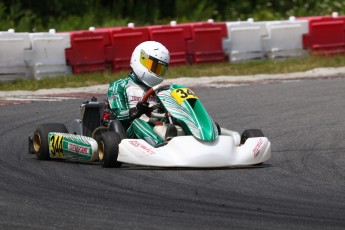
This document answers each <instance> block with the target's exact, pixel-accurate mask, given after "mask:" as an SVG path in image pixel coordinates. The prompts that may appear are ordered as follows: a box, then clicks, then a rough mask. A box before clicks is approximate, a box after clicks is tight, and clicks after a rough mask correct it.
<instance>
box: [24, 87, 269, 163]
mask: <svg viewBox="0 0 345 230" xmlns="http://www.w3.org/2000/svg"><path fill="white" fill-rule="evenodd" d="M153 95H155V96H156V97H157V98H158V101H159V103H158V104H156V105H154V107H155V108H152V110H154V111H152V112H151V117H152V118H154V119H155V121H156V122H155V126H154V129H153V130H154V131H155V132H156V133H157V134H158V135H159V136H161V137H162V139H163V140H164V143H162V144H160V145H158V146H153V145H151V144H150V143H148V142H147V141H145V140H143V139H130V138H127V136H126V132H125V130H124V127H123V126H122V124H121V122H120V121H119V120H117V119H116V117H114V116H112V115H113V112H112V110H111V109H110V108H109V106H108V105H107V103H106V101H105V103H100V102H98V101H97V100H96V99H95V98H94V99H93V100H91V101H90V102H85V103H83V104H82V105H81V107H80V110H81V119H76V120H74V121H73V122H72V126H71V127H70V132H68V130H67V128H66V126H65V125H64V124H56V123H50V124H43V125H40V126H38V127H37V129H36V130H35V131H34V134H33V136H32V137H29V153H32V154H35V155H36V156H37V158H38V159H41V160H48V159H67V160H76V161H90V162H92V161H99V162H100V164H101V165H102V166H103V167H120V166H121V164H122V163H128V164H135V165H145V166H158V167H194V168H198V167H199V168H215V167H232V166H249V165H256V164H261V163H263V162H265V161H267V160H269V159H270V158H271V143H270V141H269V140H268V139H267V137H265V136H264V135H263V133H262V131H261V130H259V129H248V130H245V131H244V132H243V133H242V135H240V134H239V133H238V132H236V131H231V130H228V129H226V128H222V127H220V126H219V125H218V124H217V123H215V122H214V121H213V120H212V118H211V117H210V116H209V114H208V113H207V111H206V109H205V107H204V106H203V105H202V103H201V102H200V100H199V98H198V97H197V96H196V95H195V94H194V92H193V91H192V90H190V89H188V88H186V87H184V86H182V85H177V84H172V85H170V86H160V85H158V86H155V87H153V88H151V89H150V90H148V91H147V92H146V94H145V95H144V97H143V99H142V101H147V100H148V98H149V97H150V96H153ZM156 111H159V112H156ZM109 113H110V114H109Z"/></svg>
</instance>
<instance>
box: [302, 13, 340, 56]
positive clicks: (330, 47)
mask: <svg viewBox="0 0 345 230" xmlns="http://www.w3.org/2000/svg"><path fill="white" fill-rule="evenodd" d="M300 19H301V20H307V21H308V23H309V33H308V34H304V35H303V46H304V48H305V49H307V50H309V51H310V52H311V53H312V54H326V55H327V54H340V53H345V16H342V17H339V16H338V14H337V13H333V15H332V16H322V17H305V18H300Z"/></svg>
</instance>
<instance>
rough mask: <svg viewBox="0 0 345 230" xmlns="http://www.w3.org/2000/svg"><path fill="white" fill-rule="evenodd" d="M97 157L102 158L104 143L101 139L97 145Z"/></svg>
mask: <svg viewBox="0 0 345 230" xmlns="http://www.w3.org/2000/svg"><path fill="white" fill-rule="evenodd" d="M98 158H99V160H101V161H102V160H103V158H104V143H103V141H101V142H100V143H99V146H98Z"/></svg>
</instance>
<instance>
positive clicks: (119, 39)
mask: <svg viewBox="0 0 345 230" xmlns="http://www.w3.org/2000/svg"><path fill="white" fill-rule="evenodd" d="M101 30H102V31H108V33H109V37H110V43H111V44H110V46H109V47H107V48H106V61H107V62H108V63H110V64H111V66H112V69H113V71H118V70H119V69H123V68H129V67H130V59H131V56H132V53H133V50H134V49H135V47H136V46H137V45H139V44H140V43H142V42H144V41H148V40H149V30H148V29H147V28H145V27H137V28H132V27H119V28H108V29H101Z"/></svg>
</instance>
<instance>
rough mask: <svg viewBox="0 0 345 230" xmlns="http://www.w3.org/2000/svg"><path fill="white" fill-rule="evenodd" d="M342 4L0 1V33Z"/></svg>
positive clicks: (264, 15) (285, 13)
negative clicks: (13, 30)
mask: <svg viewBox="0 0 345 230" xmlns="http://www.w3.org/2000/svg"><path fill="white" fill-rule="evenodd" d="M344 11H345V0H321V1H315V0H188V1H186V0H164V1H162V0H147V1H143V0H83V1H80V0H49V1H38V0H0V31H6V30H8V29H9V28H13V29H15V31H16V32H46V31H48V30H49V29H51V28H54V29H56V30H57V31H72V30H84V29H88V28H89V27H90V26H94V27H98V28H101V27H115V26H127V24H128V23H129V22H133V23H135V25H136V26H142V25H154V24H168V23H169V22H170V21H172V20H174V21H177V22H178V23H182V22H197V21H206V20H208V19H214V21H238V20H247V19H248V18H254V19H255V20H256V21H262V20H283V19H287V18H288V17H289V16H296V17H303V16H319V15H331V13H332V12H338V13H339V15H344V13H345V12H344Z"/></svg>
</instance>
